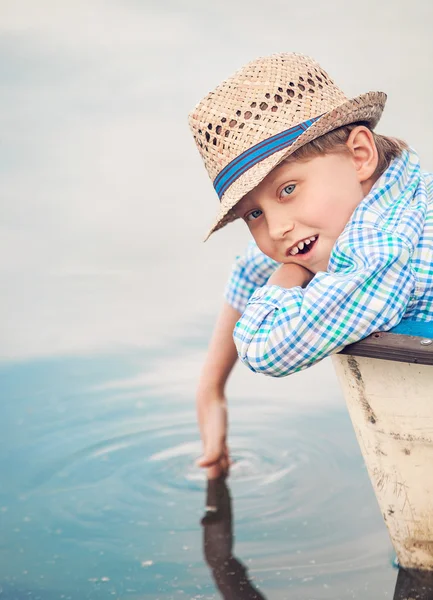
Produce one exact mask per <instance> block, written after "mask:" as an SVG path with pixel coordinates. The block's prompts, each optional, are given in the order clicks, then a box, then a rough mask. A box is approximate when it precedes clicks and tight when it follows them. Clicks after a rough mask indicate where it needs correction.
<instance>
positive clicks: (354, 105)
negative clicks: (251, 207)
mask: <svg viewBox="0 0 433 600" xmlns="http://www.w3.org/2000/svg"><path fill="white" fill-rule="evenodd" d="M385 102H386V94H385V93H384V92H367V93H366V94H361V95H360V96H357V97H356V98H352V99H350V100H347V101H346V102H344V103H343V104H340V105H339V106H337V107H335V108H333V109H332V110H330V111H329V112H327V113H325V114H324V115H322V116H321V117H320V118H319V119H318V120H317V121H315V122H314V123H313V124H312V125H311V126H310V127H309V128H308V129H307V130H306V131H305V132H304V133H302V134H301V135H300V136H299V137H298V138H297V140H296V141H295V142H294V143H293V144H292V145H291V146H289V147H288V148H284V149H283V150H279V151H278V152H275V154H272V155H271V156H269V157H268V158H265V159H264V160H262V161H261V162H259V163H257V164H255V165H254V166H253V167H251V169H249V170H248V171H247V172H246V173H244V174H243V175H241V176H240V177H239V179H237V180H236V181H235V182H234V183H233V184H232V185H231V186H230V188H229V189H228V190H227V191H226V193H225V194H224V195H223V196H222V198H221V204H220V209H219V212H218V215H217V218H216V220H215V222H214V225H213V226H212V227H211V229H210V230H209V232H208V234H207V235H206V237H205V238H204V241H206V240H207V239H208V238H209V237H210V236H211V235H212V233H214V232H215V231H218V229H221V228H222V227H224V226H225V225H227V224H228V223H231V222H232V221H235V220H236V219H237V218H238V216H237V215H236V214H235V212H234V211H233V208H234V207H235V206H236V204H237V203H238V202H239V201H240V200H242V198H243V197H244V196H245V195H246V194H248V192H250V191H251V190H253V189H254V188H255V187H256V186H257V185H259V183H260V182H261V181H263V179H264V178H265V177H266V176H267V175H268V173H270V171H272V169H273V168H274V167H276V166H277V165H278V164H279V163H280V162H281V161H282V160H284V159H285V158H287V157H288V156H290V155H291V154H293V153H294V152H295V151H296V150H297V149H298V148H300V147H301V146H304V145H305V144H308V142H311V141H312V140H314V139H316V138H318V137H320V136H322V135H324V134H325V133H329V132H330V131H332V130H334V129H337V128H338V127H343V126H344V125H349V124H350V123H356V122H358V121H364V122H366V123H368V125H369V127H370V128H371V129H374V127H375V126H376V125H377V123H378V122H379V119H380V117H381V115H382V112H383V109H384V107H385Z"/></svg>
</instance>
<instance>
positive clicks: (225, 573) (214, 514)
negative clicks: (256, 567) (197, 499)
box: [202, 477, 266, 600]
mask: <svg viewBox="0 0 433 600" xmlns="http://www.w3.org/2000/svg"><path fill="white" fill-rule="evenodd" d="M206 507H207V508H209V507H214V508H215V509H216V510H207V512H206V515H205V516H204V517H203V519H202V525H203V529H204V531H203V552H204V556H205V559H206V562H207V564H208V565H209V567H210V568H211V569H212V575H213V578H214V580H215V583H216V585H217V586H218V589H219V591H220V592H221V594H222V596H223V598H224V599H225V600H237V599H239V600H266V599H265V597H264V596H263V595H262V594H261V593H260V592H259V591H258V590H257V589H256V588H255V587H254V586H253V584H252V583H251V582H250V581H249V579H248V575H247V569H246V567H245V566H244V565H243V564H242V563H241V562H240V561H239V560H238V559H237V558H235V557H234V556H233V552H232V550H233V528H232V506H231V498H230V493H229V490H228V487H227V484H226V482H225V479H224V478H223V477H220V478H218V479H211V480H209V481H208V485H207V499H206Z"/></svg>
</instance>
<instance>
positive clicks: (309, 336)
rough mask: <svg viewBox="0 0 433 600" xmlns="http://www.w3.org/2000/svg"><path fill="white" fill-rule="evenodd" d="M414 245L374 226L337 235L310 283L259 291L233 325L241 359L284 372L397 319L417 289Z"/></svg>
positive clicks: (252, 365)
mask: <svg viewBox="0 0 433 600" xmlns="http://www.w3.org/2000/svg"><path fill="white" fill-rule="evenodd" d="M411 251H412V249H411V248H410V247H409V245H408V243H407V241H406V240H404V239H402V237H400V236H398V235H396V234H395V233H390V232H389V231H382V230H380V229H376V228H372V227H367V228H363V227H356V228H349V229H347V230H345V231H344V232H343V234H342V235H341V236H340V237H339V238H338V240H337V244H336V246H334V250H333V253H332V257H331V262H330V265H329V267H328V271H327V272H320V273H317V274H316V276H315V277H314V278H313V279H312V281H311V282H310V283H309V284H308V286H307V287H306V288H305V289H302V288H301V287H294V288H291V289H284V288H281V287H278V286H268V285H264V286H263V287H261V288H259V289H257V290H256V291H255V292H254V293H253V295H252V296H251V298H250V300H249V302H248V304H247V307H246V309H245V312H244V313H243V315H242V317H241V318H240V320H239V321H238V323H237V325H236V327H235V330H234V341H235V344H236V347H237V350H238V354H239V357H240V359H241V360H242V361H243V362H244V363H245V364H246V365H247V366H248V367H249V368H250V369H251V370H252V371H255V372H257V373H264V374H266V375H270V376H273V377H284V376H286V375H290V374H291V373H294V372H296V371H300V370H302V369H305V368H306V367H308V366H310V365H312V364H313V363H315V362H317V361H319V360H321V359H323V358H324V357H325V356H328V355H329V354H332V353H334V352H337V351H338V350H340V349H341V348H342V347H344V346H346V345H348V344H351V343H353V342H356V341H358V340H360V339H362V338H364V337H366V336H368V335H370V333H372V332H374V331H386V330H388V329H391V328H392V327H394V326H395V325H397V324H398V323H399V321H400V320H401V318H402V316H403V314H404V312H405V310H406V307H407V305H408V303H409V301H410V299H411V295H412V293H413V291H414V286H415V283H414V279H415V278H414V274H413V272H412V269H411V266H410V254H411Z"/></svg>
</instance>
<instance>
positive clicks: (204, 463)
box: [196, 452, 221, 467]
mask: <svg viewBox="0 0 433 600" xmlns="http://www.w3.org/2000/svg"><path fill="white" fill-rule="evenodd" d="M220 458H221V453H220V452H219V453H217V452H214V453H213V454H205V455H204V456H201V457H200V458H199V459H198V460H197V463H196V464H197V465H198V466H199V467H211V466H212V465H214V464H215V463H217V462H218V461H219V460H220Z"/></svg>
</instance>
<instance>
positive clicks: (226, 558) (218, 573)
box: [201, 477, 433, 600]
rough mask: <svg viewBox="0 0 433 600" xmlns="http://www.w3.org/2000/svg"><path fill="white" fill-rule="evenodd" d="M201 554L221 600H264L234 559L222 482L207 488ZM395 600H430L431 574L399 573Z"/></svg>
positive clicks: (230, 520)
mask: <svg viewBox="0 0 433 600" xmlns="http://www.w3.org/2000/svg"><path fill="white" fill-rule="evenodd" d="M201 523H202V525H203V553H204V557H205V559H206V562H207V564H208V565H209V567H210V568H211V570H212V576H213V578H214V580H215V583H216V585H217V587H218V589H219V591H220V592H221V594H222V596H223V598H224V600H266V598H265V596H263V594H261V593H260V592H259V591H258V590H257V589H256V588H255V587H254V586H253V584H252V583H251V581H250V580H249V579H248V574H247V569H246V567H245V565H243V564H242V562H241V561H240V560H238V559H237V558H236V557H235V556H234V555H233V515H232V502H231V497H230V492H229V489H228V486H227V483H226V480H225V478H223V477H220V478H218V479H212V480H210V481H208V484H207V497H206V514H205V516H204V517H203V519H202V521H201ZM394 600H433V573H431V572H426V571H414V570H412V571H407V570H405V569H400V570H399V573H398V577H397V582H396V585H395V592H394Z"/></svg>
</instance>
